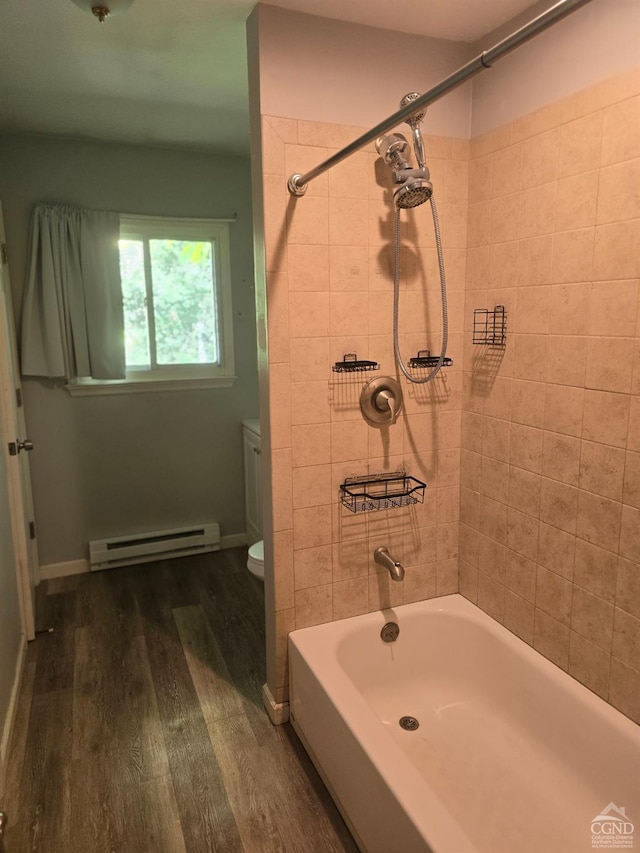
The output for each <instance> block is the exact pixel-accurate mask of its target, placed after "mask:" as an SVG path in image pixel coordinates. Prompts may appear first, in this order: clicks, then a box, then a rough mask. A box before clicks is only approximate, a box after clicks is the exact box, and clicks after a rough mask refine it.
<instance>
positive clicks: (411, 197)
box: [393, 178, 433, 210]
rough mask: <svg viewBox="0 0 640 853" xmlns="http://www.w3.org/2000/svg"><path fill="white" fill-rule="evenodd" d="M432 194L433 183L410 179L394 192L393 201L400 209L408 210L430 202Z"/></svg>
mask: <svg viewBox="0 0 640 853" xmlns="http://www.w3.org/2000/svg"><path fill="white" fill-rule="evenodd" d="M432 194H433V185H432V184H431V181H427V180H426V179H425V178H408V179H407V180H406V181H405V183H403V184H402V185H401V186H399V187H398V189H397V190H395V191H394V193H393V200H394V202H395V204H396V207H397V208H398V209H401V210H406V209H407V208H410V207H418V205H420V204H424V203H425V201H429V199H430V198H431V196H432Z"/></svg>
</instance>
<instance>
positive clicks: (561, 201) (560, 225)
mask: <svg viewBox="0 0 640 853" xmlns="http://www.w3.org/2000/svg"><path fill="white" fill-rule="evenodd" d="M596 187H598V172H597V171H591V172H584V173H582V174H579V175H572V176H571V177H568V178H564V179H563V180H561V181H558V189H557V192H556V196H555V209H554V215H553V223H554V226H555V227H554V230H555V231H569V230H571V229H575V228H588V227H589V226H591V225H595V224H596V204H599V194H598V193H596V191H595V190H596Z"/></svg>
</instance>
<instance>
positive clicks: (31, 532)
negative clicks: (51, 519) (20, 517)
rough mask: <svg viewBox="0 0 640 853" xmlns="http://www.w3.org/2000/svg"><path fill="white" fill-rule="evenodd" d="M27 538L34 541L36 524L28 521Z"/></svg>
mask: <svg viewBox="0 0 640 853" xmlns="http://www.w3.org/2000/svg"><path fill="white" fill-rule="evenodd" d="M29 538H30V539H35V538H36V524H35V521H30V522H29Z"/></svg>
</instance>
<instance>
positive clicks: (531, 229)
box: [519, 181, 557, 238]
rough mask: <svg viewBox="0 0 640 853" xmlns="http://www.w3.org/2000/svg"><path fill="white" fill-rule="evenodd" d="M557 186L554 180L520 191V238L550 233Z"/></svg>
mask: <svg viewBox="0 0 640 853" xmlns="http://www.w3.org/2000/svg"><path fill="white" fill-rule="evenodd" d="M556 194H557V187H556V183H555V181H553V182H552V183H549V184H544V185H543V186H539V187H532V188H531V189H528V190H524V192H522V193H521V195H520V198H521V207H520V232H519V236H520V237H521V238H527V237H539V236H541V235H542V234H552V233H553V230H554V228H553V226H554V218H555V210H556Z"/></svg>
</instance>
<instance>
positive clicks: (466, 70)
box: [287, 0, 591, 196]
mask: <svg viewBox="0 0 640 853" xmlns="http://www.w3.org/2000/svg"><path fill="white" fill-rule="evenodd" d="M590 2H591V0H560V2H559V3H556V4H555V6H552V7H551V8H550V9H547V11H546V12H543V13H542V14H541V15H538V17H537V18H534V19H533V20H532V21H529V23H528V24H525V25H524V26H523V27H520V29H518V30H516V31H515V32H513V33H511V35H510V36H507V37H506V38H505V39H503V40H502V41H500V42H498V44H496V45H494V46H493V47H492V48H489V50H485V51H483V52H482V53H481V54H480V55H479V56H476V57H475V59H472V60H471V61H470V62H467V64H466V65H463V66H462V67H461V68H458V70H457V71H454V72H453V74H450V75H449V76H448V77H445V79H444V80H441V81H440V83H438V84H436V85H435V86H434V87H433V88H432V89H429V91H428V92H425V93H424V94H423V95H421V96H420V97H419V98H416V99H415V101H412V102H411V103H410V104H409V105H408V106H406V107H404V108H403V109H401V110H398V111H397V112H395V113H393V115H390V116H389V118H387V119H385V120H384V121H382V122H380V123H379V124H377V125H376V126H375V127H373V128H372V129H371V130H369V131H367V132H366V133H363V134H362V136H359V137H358V138H357V139H354V141H353V142H351V143H350V144H349V145H347V146H345V147H344V148H342V149H341V150H340V151H338V152H337V153H336V154H333V155H332V156H331V157H329V158H328V159H327V160H324V161H323V162H322V163H320V165H319V166H316V167H315V168H314V169H310V170H309V171H308V172H305V173H304V174H303V175H300V174H298V173H295V174H293V175H291V177H290V178H289V180H288V181H287V187H288V189H289V192H290V193H291V195H297V196H301V195H304V194H305V192H306V191H307V186H308V184H309V181H313V180H314V178H317V177H319V176H320V175H322V174H323V173H324V172H326V171H327V170H328V169H331V168H333V166H336V165H337V164H338V163H340V162H342V160H344V159H345V158H346V157H349V156H350V155H351V154H354V153H355V152H356V151H358V150H359V149H360V148H363V147H364V146H365V145H368V144H369V142H373V140H374V139H377V138H378V137H379V136H382V135H383V134H384V133H386V132H387V131H388V130H391V129H392V128H394V127H396V125H398V124H401V123H402V122H404V121H405V120H406V119H408V118H409V116H411V115H413V114H414V113H415V112H418V111H420V110H422V109H424V108H425V107H427V106H429V104H432V103H433V102H434V101H437V100H438V99H439V98H441V97H442V96H443V95H446V94H447V92H450V91H451V90H452V89H455V88H456V87H457V86H460V85H461V84H462V83H464V82H465V81H466V80H468V79H469V78H470V77H473V76H474V75H475V74H478V73H479V72H480V71H484V69H485V68H491V66H492V64H493V63H494V62H495V61H496V60H498V59H500V58H501V57H503V56H504V55H505V54H507V53H509V52H510V51H512V50H514V49H515V48H516V47H519V45H521V44H522V43H523V42H525V41H528V40H529V39H531V38H533V36H536V35H538V33H540V32H542V31H543V30H545V29H547V28H548V27H550V26H552V25H553V24H555V23H556V22H557V21H559V20H561V19H562V18H565V17H566V16H567V15H570V14H571V13H572V12H575V11H576V10H577V9H579V8H580V7H581V6H586V4H587V3H590Z"/></svg>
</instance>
